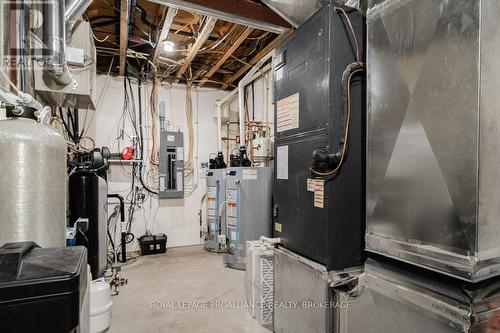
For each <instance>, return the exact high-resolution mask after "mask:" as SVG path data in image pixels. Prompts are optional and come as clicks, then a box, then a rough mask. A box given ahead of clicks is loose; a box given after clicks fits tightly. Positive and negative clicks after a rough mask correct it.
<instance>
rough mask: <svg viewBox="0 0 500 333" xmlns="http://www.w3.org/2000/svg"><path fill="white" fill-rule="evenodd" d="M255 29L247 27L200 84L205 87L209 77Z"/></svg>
mask: <svg viewBox="0 0 500 333" xmlns="http://www.w3.org/2000/svg"><path fill="white" fill-rule="evenodd" d="M253 30H254V29H253V28H250V27H248V28H246V29H245V31H243V33H242V34H241V35H240V36H239V37H238V38H237V39H236V40H235V41H234V43H233V44H232V45H231V47H230V48H229V49H228V50H227V51H226V52H225V53H224V54H223V55H222V57H220V59H219V60H218V61H217V63H216V64H215V65H214V66H213V67H212V68H211V69H210V70H209V71H208V73H207V74H205V76H204V77H203V79H202V80H201V81H200V83H199V86H200V87H203V85H204V84H205V83H206V82H207V80H208V79H209V78H211V77H212V75H214V74H215V72H217V71H218V70H219V68H220V67H221V66H222V65H223V64H224V63H225V62H226V60H227V59H228V58H229V57H230V56H231V55H232V54H233V53H234V51H236V50H237V49H238V47H240V45H241V43H243V42H244V41H245V39H247V38H248V36H250V34H251V33H252V31H253Z"/></svg>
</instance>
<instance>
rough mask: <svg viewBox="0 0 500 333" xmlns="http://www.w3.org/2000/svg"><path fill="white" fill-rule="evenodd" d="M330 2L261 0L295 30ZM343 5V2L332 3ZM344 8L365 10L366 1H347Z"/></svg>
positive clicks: (315, 0)
mask: <svg viewBox="0 0 500 333" xmlns="http://www.w3.org/2000/svg"><path fill="white" fill-rule="evenodd" d="M330 1H331V0H262V2H263V3H265V4H266V5H267V6H268V7H269V8H271V9H272V10H273V11H274V12H276V13H277V14H278V15H280V16H281V17H282V18H284V19H285V20H286V21H287V22H288V23H290V24H291V25H293V26H294V27H295V28H297V27H299V26H300V25H302V23H304V22H305V21H307V19H309V18H310V17H311V16H313V15H314V14H315V13H316V12H317V11H319V10H320V9H321V8H323V7H324V6H326V5H327V4H329V3H330ZM332 2H333V3H343V2H344V0H336V1H332ZM345 5H346V6H349V7H354V8H358V9H361V10H363V11H364V10H365V9H366V0H348V1H347V2H346V3H345Z"/></svg>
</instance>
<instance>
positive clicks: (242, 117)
mask: <svg viewBox="0 0 500 333" xmlns="http://www.w3.org/2000/svg"><path fill="white" fill-rule="evenodd" d="M273 56H274V50H273V51H271V52H269V53H268V54H267V55H266V56H264V57H263V58H262V59H260V60H259V61H258V62H257V63H256V64H255V66H253V67H252V69H251V70H250V71H249V72H248V73H247V75H245V77H244V78H243V79H241V80H240V82H239V83H238V93H239V95H238V108H239V113H240V146H241V147H245V146H246V140H245V128H246V126H245V86H246V85H247V84H249V83H251V82H252V80H251V79H252V77H253V76H254V75H255V73H256V72H257V71H258V70H260V68H261V67H262V65H264V64H265V63H266V62H267V61H268V60H269V59H271V58H272V57H273Z"/></svg>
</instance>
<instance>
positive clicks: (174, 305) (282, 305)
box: [150, 300, 351, 310]
mask: <svg viewBox="0 0 500 333" xmlns="http://www.w3.org/2000/svg"><path fill="white" fill-rule="evenodd" d="M150 307H151V308H152V309H154V310H193V309H194V310H200V309H202V310H208V309H219V310H231V309H271V308H272V309H297V310H321V309H348V308H350V307H351V303H350V302H349V301H342V300H341V301H330V302H328V301H302V302H296V301H290V302H238V301H162V300H156V301H152V302H151V305H150Z"/></svg>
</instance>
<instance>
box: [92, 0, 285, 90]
mask: <svg viewBox="0 0 500 333" xmlns="http://www.w3.org/2000/svg"><path fill="white" fill-rule="evenodd" d="M233 1H234V4H233V6H224V8H228V9H227V10H228V12H227V13H223V14H227V17H228V18H233V17H236V18H239V16H238V15H243V13H244V12H240V13H237V12H235V10H241V11H243V10H245V8H253V11H252V13H255V9H258V10H259V11H261V13H264V14H265V15H266V20H267V22H272V24H273V26H274V27H279V28H281V30H282V31H285V33H283V34H277V33H274V32H271V31H265V30H262V29H258V28H255V26H259V25H258V24H255V25H254V27H252V26H249V25H243V24H239V23H233V22H241V21H244V22H247V21H248V22H252V19H254V18H250V19H249V18H244V20H231V21H232V22H229V21H228V20H224V19H221V15H218V16H216V15H213V16H208V15H204V13H203V11H200V10H199V7H200V6H199V5H197V4H196V3H203V4H204V5H207V6H210V5H211V4H212V3H213V6H212V8H210V9H214V8H215V9H218V10H220V8H216V7H217V6H219V5H220V3H218V4H217V1H211V0H209V1H197V0H189V1H172V2H171V3H183V5H185V4H188V5H189V4H191V3H192V4H193V8H194V9H193V10H192V11H191V10H189V11H188V10H186V9H187V8H186V7H185V6H176V5H172V6H170V7H168V6H166V5H162V4H159V3H158V2H163V1H161V0H155V2H152V1H149V0H132V1H127V0H94V1H93V3H92V4H91V6H90V7H89V8H88V10H87V12H86V15H85V16H84V18H85V19H86V20H88V21H89V22H90V24H91V26H92V29H93V32H94V34H95V43H96V50H97V68H98V71H99V72H100V73H108V71H111V74H113V75H124V74H127V75H129V76H134V77H140V78H141V79H143V80H147V79H151V78H152V77H153V73H155V74H156V75H155V76H156V78H157V80H161V81H165V82H173V83H192V84H194V85H196V86H206V87H216V88H222V89H231V88H233V87H234V86H236V85H237V84H238V81H239V79H241V78H242V77H243V76H244V74H245V73H246V72H247V71H248V70H249V69H250V67H251V66H252V65H254V64H255V63H257V62H258V61H259V60H260V58H262V57H263V56H265V55H266V54H267V53H268V52H269V51H271V50H272V49H273V48H274V47H275V46H276V45H277V44H278V43H279V42H280V41H281V40H282V39H283V38H284V36H285V35H286V34H287V32H288V29H289V28H291V27H290V25H288V23H287V22H286V21H284V20H283V19H282V18H281V17H279V16H278V15H277V14H275V13H274V12H272V11H271V10H270V9H269V8H268V7H266V6H265V5H263V4H262V3H260V1H250V0H233ZM168 2H169V0H165V4H167V3H168ZM127 3H128V5H127ZM245 6H247V7H245ZM248 6H250V7H248ZM127 7H128V11H127V10H122V8H127ZM219 7H220V6H219ZM181 8H182V9H181ZM229 10H231V11H232V12H229ZM247 12H250V11H247ZM210 13H213V11H210ZM262 16H264V15H262ZM172 17H173V19H172ZM222 17H226V16H222ZM169 19H171V24H170V29H169V31H168V34H166V33H165V32H164V33H163V34H161V31H162V28H163V27H164V26H167V27H168V25H169V24H168V23H169ZM127 22H128V24H127V25H126V23H127ZM127 26H128V34H127V33H123V34H122V30H123V31H126V29H127ZM122 27H123V29H122ZM260 27H262V24H261V25H260ZM268 30H273V29H268ZM274 30H276V29H274ZM165 36H166V38H164V37H165ZM158 40H160V41H161V42H160V43H158ZM163 40H167V41H169V42H172V43H173V46H172V47H173V50H171V51H168V52H167V51H165V50H164V46H163ZM124 45H126V46H127V47H126V48H125V47H124ZM157 45H158V46H157ZM157 47H158V48H160V49H159V50H157ZM125 50H126V54H127V57H126V60H125V57H124V54H125ZM155 53H156V56H155ZM123 64H125V66H123Z"/></svg>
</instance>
